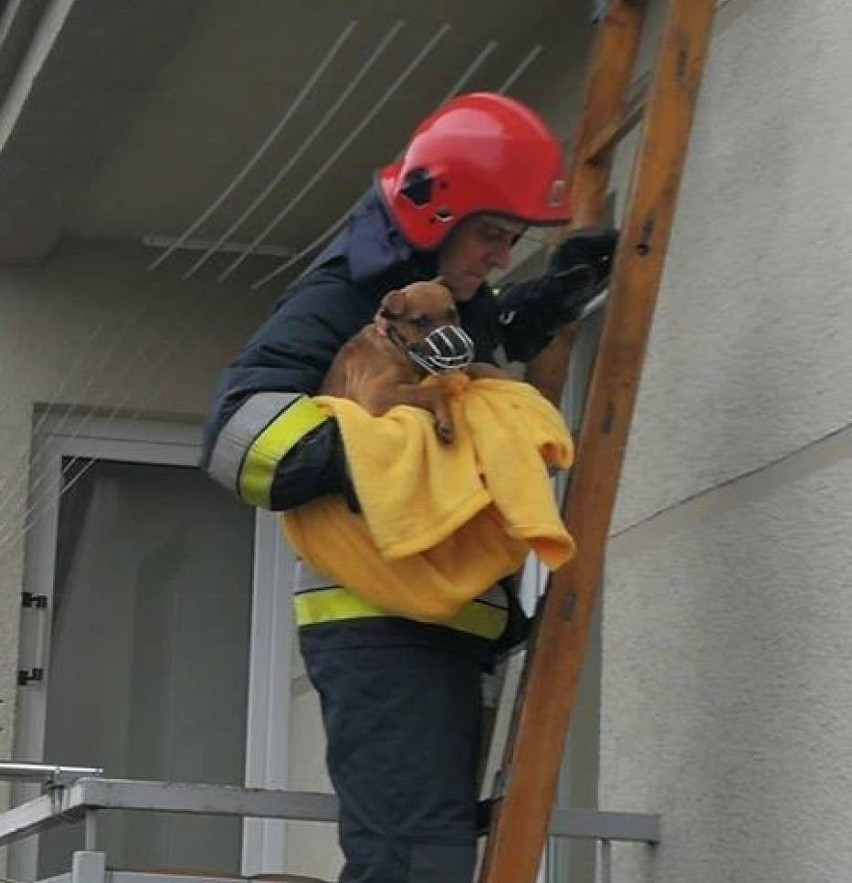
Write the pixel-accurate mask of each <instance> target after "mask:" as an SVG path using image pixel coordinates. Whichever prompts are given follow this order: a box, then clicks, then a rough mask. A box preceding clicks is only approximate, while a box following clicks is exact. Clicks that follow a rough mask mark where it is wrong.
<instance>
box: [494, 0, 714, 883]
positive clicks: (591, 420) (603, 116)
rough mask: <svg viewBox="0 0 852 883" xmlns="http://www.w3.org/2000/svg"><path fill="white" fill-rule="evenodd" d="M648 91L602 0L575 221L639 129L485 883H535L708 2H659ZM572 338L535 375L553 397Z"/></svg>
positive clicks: (636, 36)
mask: <svg viewBox="0 0 852 883" xmlns="http://www.w3.org/2000/svg"><path fill="white" fill-rule="evenodd" d="M668 2H669V10H668V19H667V22H666V24H665V27H664V31H663V36H662V40H661V43H660V46H659V50H658V56H657V59H656V64H655V70H654V73H653V76H652V78H651V81H650V85H649V86H648V87H647V89H644V90H641V93H642V94H640V95H638V96H635V95H631V94H630V86H631V80H632V78H633V72H634V68H635V64H636V57H637V54H638V49H639V42H640V38H641V34H642V28H643V25H644V23H645V18H646V0H610V3H609V4H608V7H607V9H606V12H605V14H603V15H602V16H601V18H600V21H599V22H598V24H597V33H596V35H595V44H594V47H593V51H592V59H591V67H590V71H589V76H588V82H587V87H586V99H585V104H584V108H583V112H582V114H581V118H580V123H579V131H578V136H577V138H576V141H575V152H574V161H573V175H574V177H573V183H572V194H573V203H574V221H573V226H575V227H584V226H589V225H597V224H601V223H602V222H603V221H604V220H605V217H606V197H607V191H608V187H609V180H610V174H611V170H612V164H613V162H612V161H613V153H614V150H615V148H616V146H617V145H618V143H619V141H620V140H621V139H622V138H623V137H624V136H625V135H626V134H627V133H628V132H630V131H631V129H632V128H633V127H634V126H635V125H636V124H637V123H638V122H640V121H643V130H642V135H641V140H640V143H639V146H638V148H637V153H636V157H635V162H634V169H633V177H632V181H631V186H630V191H629V196H628V200H627V206H626V209H625V216H624V219H623V222H622V224H621V237H620V241H619V246H618V250H617V254H616V257H615V264H614V267H613V273H612V280H611V284H610V292H609V298H608V303H607V312H606V317H605V321H604V327H603V332H602V337H601V341H600V346H599V349H598V356H597V360H596V364H595V367H594V371H593V374H592V380H591V386H590V389H589V395H588V400H587V404H586V408H585V414H584V419H583V426H582V430H581V432H580V437H579V443H578V447H577V460H576V464H575V466H574V469H573V472H572V476H571V486H570V490H569V492H568V494H567V497H566V500H565V503H564V506H563V517H564V520H565V524H566V525H567V527H568V529H569V530H570V531H571V533H572V534H573V536H574V537H575V539H576V540H577V544H578V549H579V554H578V555H577V557H576V558H575V559H574V560H573V561H572V562H571V563H569V564H568V565H566V566H565V567H563V568H561V569H560V570H558V571H557V572H555V573H554V574H553V576H552V577H551V580H550V584H549V586H548V590H547V593H546V596H545V599H544V602H543V608H542V611H541V613H540V616H539V617H538V622H537V626H536V630H535V635H534V637H533V639H532V641H531V644H530V651H529V652H528V655H527V662H526V669H525V673H524V678H523V681H522V684H523V686H522V688H521V692H520V695H519V697H518V700H517V703H516V709H515V721H514V725H513V731H512V735H511V736H510V738H509V742H508V745H507V748H506V754H505V757H504V763H503V775H504V782H505V792H504V794H503V796H502V797H501V798H500V799H499V800H498V801H497V802H496V803H495V807H494V814H493V818H492V823H491V829H490V832H489V837H488V844H487V849H486V854H485V860H484V863H483V870H482V874H481V877H480V880H481V883H533V881H534V880H535V879H536V874H537V870H538V865H539V861H540V859H541V855H542V852H543V850H544V847H545V844H546V841H547V832H548V827H549V822H550V815H551V810H552V808H553V804H554V800H555V795H556V787H557V781H558V776H559V768H560V764H561V760H562V752H563V747H564V745H565V739H566V735H567V732H568V725H569V723H570V718H571V711H572V709H573V706H574V703H575V699H576V695H577V688H578V683H579V678H580V669H581V664H582V659H583V653H584V650H585V647H586V643H587V640H588V633H589V626H590V622H591V619H592V614H593V611H594V607H595V600H596V595H597V589H598V584H599V582H600V580H601V574H602V569H603V562H604V552H605V547H606V539H607V535H608V533H609V527H610V521H611V517H612V511H613V508H614V504H615V497H616V491H617V487H618V481H619V475H620V472H621V467H622V463H623V460H624V451H625V448H626V444H627V436H628V431H629V428H630V421H631V417H632V414H633V408H634V403H635V400H636V393H637V388H638V384H639V377H640V374H641V369H642V364H643V361H644V356H645V348H646V344H647V340H648V335H649V332H650V328H651V323H652V320H653V315H654V307H655V304H656V299H657V295H658V292H659V287H660V280H661V277H662V272H663V264H664V261H665V256H666V250H667V247H668V242H669V236H670V232H671V227H672V220H673V217H674V211H675V204H676V201H677V195H678V190H679V187H680V181H681V177H682V171H683V165H684V159H685V156H686V151H687V146H688V142H689V134H690V130H691V127H692V118H693V114H694V109H695V102H696V98H697V95H698V90H699V86H700V83H701V77H702V72H703V68H704V61H705V58H706V55H707V48H708V45H709V41H710V33H711V28H712V23H713V15H714V12H715V6H716V0H668ZM569 350H570V342H569V340H568V338H566V339H564V340H559V339H557V340H556V341H554V343H553V344H552V345H551V346H550V347H548V349H547V350H546V351H545V352H544V353H543V354H542V355H541V356H540V357H539V358H538V359H537V360H536V363H535V364H534V365H532V366H531V370H532V371H533V372H535V373H536V374H537V376H538V378H543V379H544V382H545V386H547V387H548V388H549V389H550V390H553V391H556V390H559V391H561V389H562V386H563V384H564V379H565V369H566V366H567V361H568V354H569Z"/></svg>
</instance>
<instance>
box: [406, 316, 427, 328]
mask: <svg viewBox="0 0 852 883" xmlns="http://www.w3.org/2000/svg"><path fill="white" fill-rule="evenodd" d="M431 323H432V320H431V319H430V318H429V317H428V316H415V317H414V318H413V319H412V320H411V324H412V325H413V326H414V327H415V328H428V327H429V325H431Z"/></svg>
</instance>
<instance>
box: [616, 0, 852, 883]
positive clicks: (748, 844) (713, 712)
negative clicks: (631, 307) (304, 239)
mask: <svg viewBox="0 0 852 883" xmlns="http://www.w3.org/2000/svg"><path fill="white" fill-rule="evenodd" d="M850 45H852V7H850V5H849V4H848V3H846V2H845V0H813V2H811V3H807V4H804V3H801V2H798V0H729V2H727V3H726V4H725V5H724V6H723V7H721V8H720V10H719V13H718V16H717V22H716V28H715V33H714V39H713V43H712V48H711V56H710V61H709V66H708V71H707V76H706V79H705V84H704V88H703V91H702V94H701V98H700V102H699V109H698V116H697V120H696V125H695V130H694V134H693V142H692V148H691V151H690V156H689V161H688V166H687V171H686V177H685V180H684V186H683V190H682V194H681V199H680V205H679V209H678V214H677V219H676V226H675V231H674V235H673V239H672V243H671V249H670V253H669V260H668V265H667V269H666V273H665V278H664V286H663V292H662V299H661V303H660V306H659V310H658V314H657V319H656V323H655V327H654V331H653V334H652V338H651V344H650V349H649V353H648V358H647V363H646V367H645V373H644V377H643V381H642V387H641V391H640V397H639V402H638V407H637V412H636V418H635V421H634V428H633V432H632V436H631V441H630V445H629V450H628V456H627V462H626V467H625V471H624V475H623V482H622V491H621V496H620V501H619V506H618V510H617V513H616V520H615V525H614V530H615V537H614V539H613V541H612V543H611V547H610V554H609V557H608V568H607V583H606V589H605V596H604V602H605V603H604V617H603V623H604V624H603V635H604V637H603V640H604V650H603V707H602V740H601V772H600V776H601V779H600V803H601V805H602V806H603V807H605V808H607V809H631V810H637V811H651V812H660V813H661V814H662V817H663V844H662V846H661V847H660V848H659V849H658V850H657V851H656V853H654V854H650V853H649V852H647V851H646V850H644V849H643V848H642V847H637V846H627V845H625V846H621V847H618V848H617V850H616V853H615V879H625V880H632V881H654V883H675V881H678V883H682V881H684V880H690V881H698V883H721V881H742V880H748V881H749V883H762V881H766V883H769V881H773V883H779V881H784V883H787V881H789V883H794V881H795V883H799V881H802V880H826V881H838V883H839V881H845V880H848V879H850V878H852V847H850V845H849V840H848V837H846V836H845V834H846V831H847V830H848V828H849V823H850V817H852V789H850V781H849V779H850V775H852V773H850V770H852V754H851V753H850V744H852V741H851V740H850V738H849V733H850V730H852V687H850V684H852V652H850V649H849V648H850V642H849V634H850V630H851V629H850V627H851V626H852V602H850V596H851V595H852V593H850V589H852V577H850V575H849V574H850V563H852V551H850V542H849V537H850V534H852V490H850V487H852V430H850V429H849V427H850V425H852V384H850V383H849V379H848V378H849V376H850V372H852V345H850V341H852V296H850V278H852V274H850V270H852V250H850V248H849V245H848V243H849V242H850V241H852V196H850V194H852V161H851V160H852V115H850V113H849V110H848V104H849V102H848V83H849V81H850V78H852V54H850V51H849V47H850Z"/></svg>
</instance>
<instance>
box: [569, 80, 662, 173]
mask: <svg viewBox="0 0 852 883" xmlns="http://www.w3.org/2000/svg"><path fill="white" fill-rule="evenodd" d="M650 85H651V75H650V73H648V74H645V75H644V76H642V77H641V78H640V79H639V80H637V81H636V84H635V86H633V88H632V90H631V94H630V95H629V96H628V97H627V101H626V102H625V105H624V107H623V108H622V109H621V112H620V113H619V114H618V116H617V117H615V118H614V119H611V120H609V121H608V122H606V123H604V125H603V126H601V128H600V129H599V130H598V131H597V132H596V133H595V134H594V135H593V136H592V137H591V139H590V140H589V149H588V150H587V151H586V155H585V157H584V159H583V162H587V163H596V162H600V161H601V160H603V159H605V158H606V157H607V155H608V154H609V152H610V151H611V150H613V149H614V148H615V147H616V145H617V144H618V143H619V142H620V141H621V139H622V138H624V136H625V135H627V134H628V133H629V132H630V131H631V130H632V129H633V128H634V127H635V126H636V125H637V124H638V123H639V121H640V120H641V119H642V117H643V116H645V108H646V107H647V105H648V90H649V88H650Z"/></svg>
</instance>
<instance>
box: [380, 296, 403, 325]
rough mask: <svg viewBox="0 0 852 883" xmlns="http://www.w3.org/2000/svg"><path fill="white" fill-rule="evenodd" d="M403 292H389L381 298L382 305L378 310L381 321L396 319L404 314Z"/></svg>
mask: <svg viewBox="0 0 852 883" xmlns="http://www.w3.org/2000/svg"><path fill="white" fill-rule="evenodd" d="M405 305H406V299H405V292H404V291H389V292H388V293H387V294H386V295H385V296H384V297H383V298H382V305H381V308H380V309H379V315H380V316H381V317H382V318H383V319H398V318H399V317H400V316H401V315H402V314H403V313H404V312H405Z"/></svg>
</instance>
